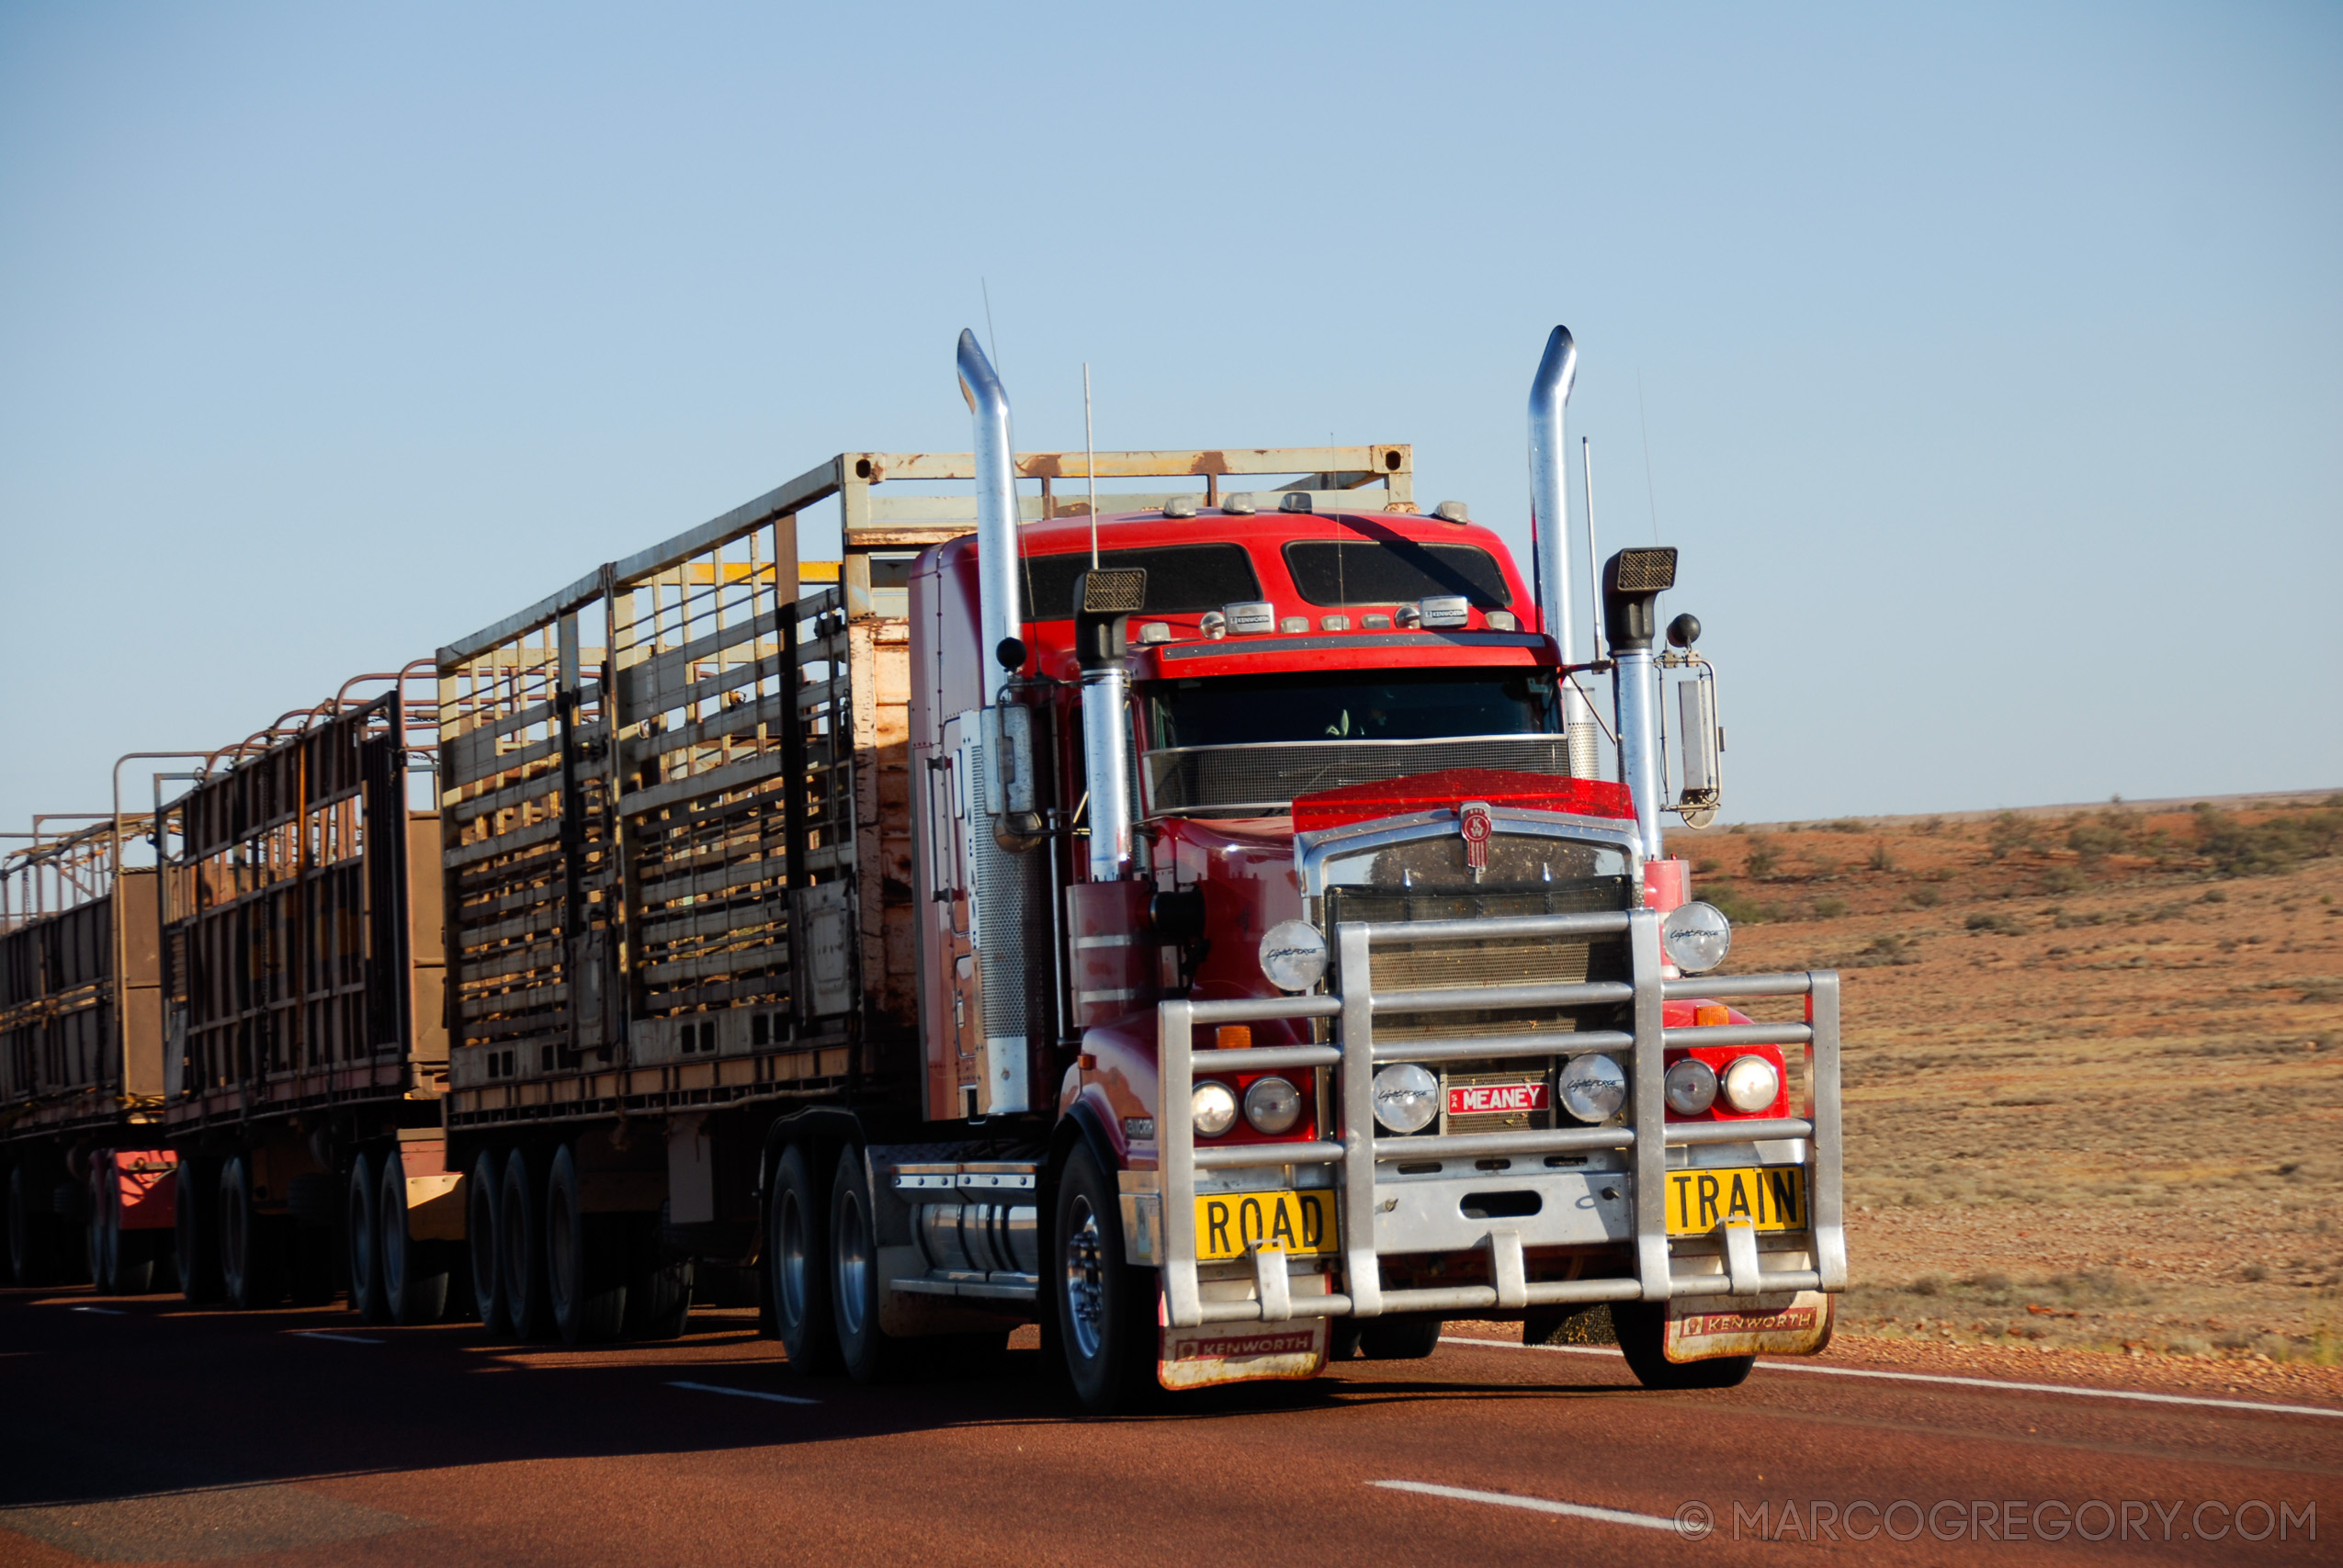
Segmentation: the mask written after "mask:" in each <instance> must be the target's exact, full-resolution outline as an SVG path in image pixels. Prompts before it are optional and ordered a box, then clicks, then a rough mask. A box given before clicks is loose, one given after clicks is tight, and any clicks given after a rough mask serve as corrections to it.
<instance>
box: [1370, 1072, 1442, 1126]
mask: <svg viewBox="0 0 2343 1568" xmlns="http://www.w3.org/2000/svg"><path fill="white" fill-rule="evenodd" d="M1439 1114H1440V1080H1439V1079H1438V1078H1436V1077H1432V1075H1431V1074H1430V1073H1428V1072H1426V1071H1424V1069H1423V1068H1421V1067H1419V1066H1416V1065H1415V1064H1414V1063H1413V1062H1394V1063H1392V1064H1391V1066H1387V1067H1386V1068H1384V1069H1383V1070H1382V1071H1381V1072H1379V1073H1377V1074H1375V1120H1376V1121H1378V1122H1382V1123H1383V1124H1384V1125H1385V1126H1387V1127H1388V1128H1390V1129H1391V1130H1392V1131H1393V1132H1395V1133H1421V1131H1423V1130H1424V1129H1425V1128H1426V1127H1429V1126H1431V1125H1432V1118H1433V1117H1435V1116H1437V1115H1439Z"/></svg>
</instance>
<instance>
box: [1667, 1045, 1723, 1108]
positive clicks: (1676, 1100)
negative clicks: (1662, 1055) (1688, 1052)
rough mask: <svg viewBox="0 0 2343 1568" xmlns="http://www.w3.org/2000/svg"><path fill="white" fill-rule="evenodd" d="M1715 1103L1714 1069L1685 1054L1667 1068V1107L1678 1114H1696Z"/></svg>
mask: <svg viewBox="0 0 2343 1568" xmlns="http://www.w3.org/2000/svg"><path fill="white" fill-rule="evenodd" d="M1715 1103H1716V1069H1715V1068H1714V1067H1712V1066H1709V1065H1708V1064H1707V1063H1706V1062H1703V1061H1701V1060H1699V1059H1698V1058H1697V1057H1693V1056H1687V1057H1685V1058H1684V1059H1683V1060H1682V1061H1681V1062H1678V1063H1676V1064H1675V1065H1674V1066H1670V1068H1669V1069H1668V1109H1669V1110H1670V1111H1674V1112H1675V1113H1676V1114H1677V1115H1679V1116H1698V1115H1699V1114H1700V1113H1701V1112H1702V1111H1706V1110H1707V1109H1708V1108H1709V1107H1710V1106H1712V1105H1714V1104H1715Z"/></svg>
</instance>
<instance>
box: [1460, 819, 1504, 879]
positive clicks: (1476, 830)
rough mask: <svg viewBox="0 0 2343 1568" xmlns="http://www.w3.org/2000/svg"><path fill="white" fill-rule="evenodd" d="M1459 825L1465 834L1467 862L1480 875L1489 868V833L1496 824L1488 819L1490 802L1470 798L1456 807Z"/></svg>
mask: <svg viewBox="0 0 2343 1568" xmlns="http://www.w3.org/2000/svg"><path fill="white" fill-rule="evenodd" d="M1456 818H1457V827H1458V829H1459V830H1460V831H1462V832H1463V834H1464V835H1465V863H1466V865H1468V866H1471V867H1472V868H1473V874H1474V875H1475V876H1478V875H1479V874H1481V873H1482V872H1484V871H1487V870H1488V835H1489V834H1490V833H1491V832H1492V831H1494V830H1495V829H1494V825H1493V824H1492V823H1491V822H1490V821H1489V819H1488V802H1487V801H1485V800H1468V801H1466V802H1465V804H1464V805H1462V806H1460V807H1456Z"/></svg>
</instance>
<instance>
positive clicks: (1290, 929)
mask: <svg viewBox="0 0 2343 1568" xmlns="http://www.w3.org/2000/svg"><path fill="white" fill-rule="evenodd" d="M1261 972H1262V974H1263V975H1266V976H1269V983H1270V984H1271V985H1273V986H1274V987H1277V988H1278V989H1279V990H1281V991H1307V990H1308V989H1309V988H1310V987H1312V986H1315V985H1317V984H1318V983H1319V980H1320V979H1322V978H1324V977H1325V975H1326V935H1325V933H1324V932H1322V931H1319V929H1318V928H1317V927H1316V926H1314V925H1312V924H1310V923H1309V922H1308V921H1307V920H1280V921H1278V922H1277V923H1276V924H1275V925H1273V926H1272V927H1270V928H1269V932H1268V934H1267V935H1265V936H1263V937H1262V939H1261Z"/></svg>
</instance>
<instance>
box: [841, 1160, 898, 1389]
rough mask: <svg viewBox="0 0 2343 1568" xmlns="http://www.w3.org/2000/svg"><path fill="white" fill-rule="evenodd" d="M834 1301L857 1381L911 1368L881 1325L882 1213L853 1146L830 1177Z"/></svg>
mask: <svg viewBox="0 0 2343 1568" xmlns="http://www.w3.org/2000/svg"><path fill="white" fill-rule="evenodd" d="M830 1263H831V1268H830V1300H831V1306H832V1312H833V1313H834V1314H835V1315H836V1319H837V1324H838V1354H839V1356H840V1358H841V1359H843V1360H844V1362H845V1363H846V1371H847V1374H848V1375H849V1376H851V1377H852V1378H853V1379H854V1380H855V1382H893V1381H895V1380H896V1379H897V1378H899V1377H900V1376H902V1374H903V1373H904V1372H905V1371H908V1370H909V1362H910V1354H909V1352H910V1348H911V1347H910V1345H909V1343H908V1342H907V1341H905V1340H901V1339H898V1338H897V1337H895V1336H893V1335H892V1334H889V1333H888V1332H887V1330H885V1329H884V1328H881V1327H880V1326H879V1325H878V1300H879V1295H880V1292H882V1291H884V1290H885V1288H886V1281H884V1280H881V1279H880V1278H879V1277H878V1215H877V1211H876V1210H875V1209H874V1208H873V1207H872V1205H871V1201H870V1178H869V1176H868V1175H867V1174H866V1172H865V1171H864V1169H863V1160H862V1154H861V1152H860V1151H859V1150H857V1149H856V1148H855V1146H854V1145H852V1144H849V1145H846V1147H844V1148H843V1149H842V1150H840V1151H839V1153H838V1169H837V1172H836V1174H834V1175H833V1176H832V1178H831V1179H830Z"/></svg>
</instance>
